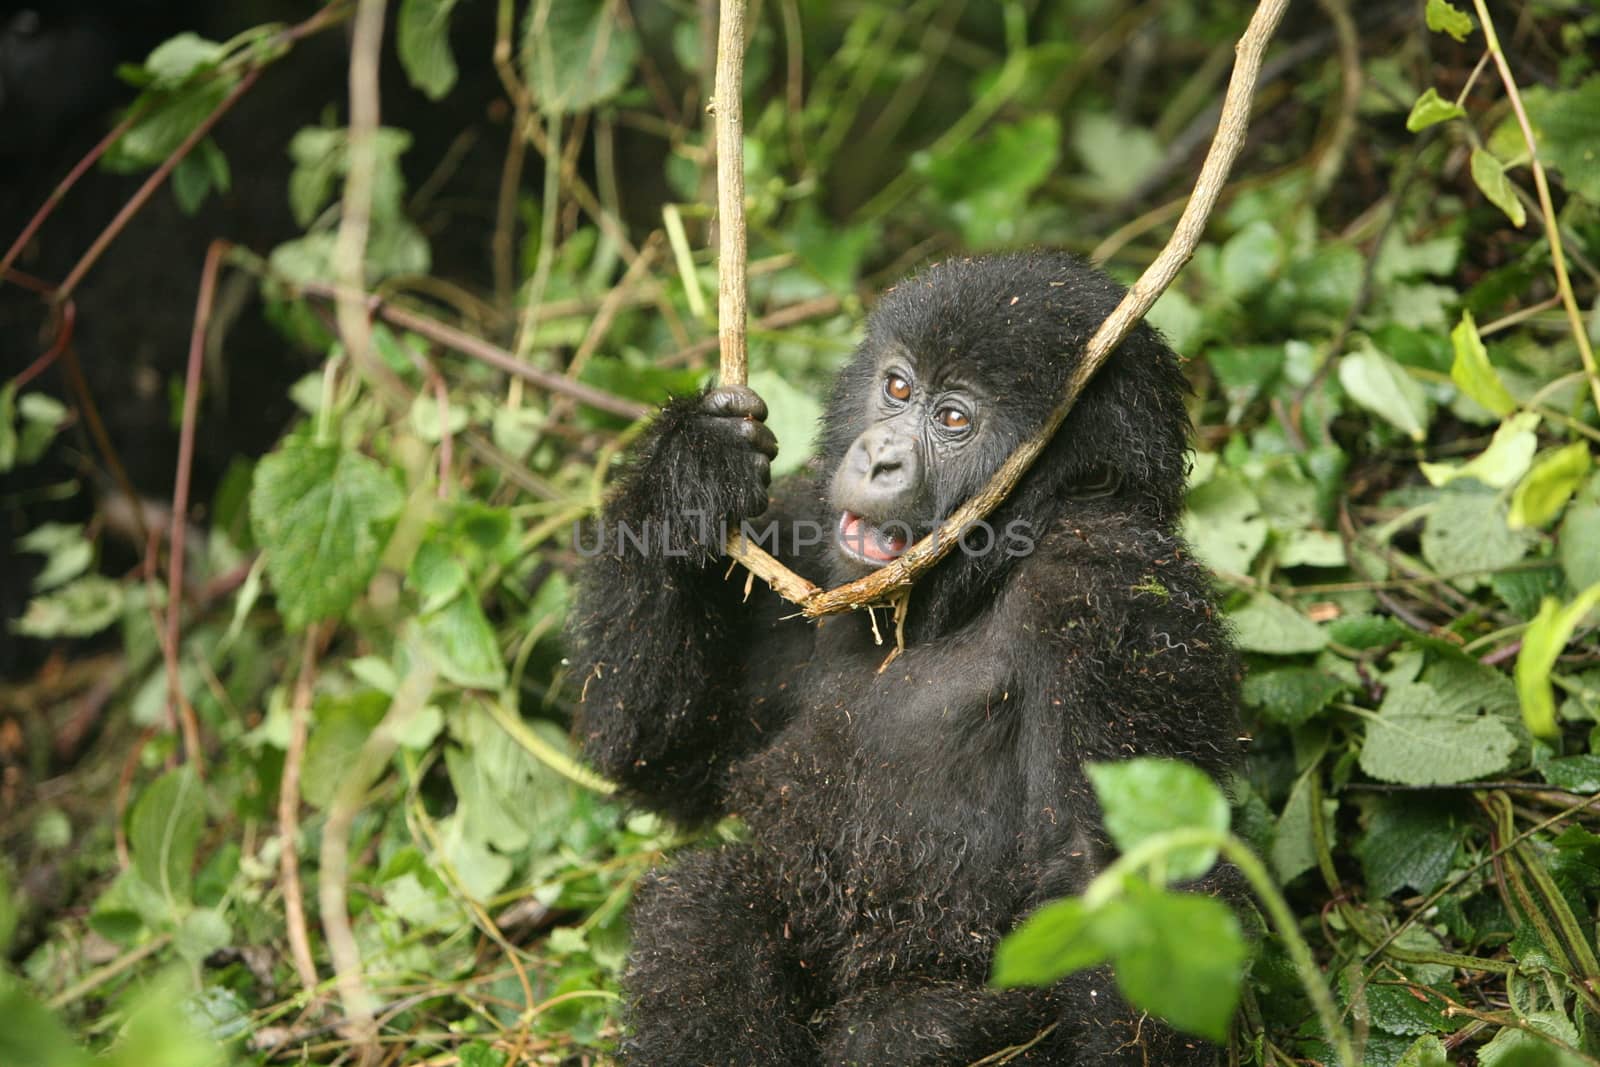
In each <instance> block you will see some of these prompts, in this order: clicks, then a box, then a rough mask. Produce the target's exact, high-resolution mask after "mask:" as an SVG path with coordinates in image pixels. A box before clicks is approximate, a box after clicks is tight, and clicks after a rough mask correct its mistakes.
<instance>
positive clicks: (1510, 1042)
mask: <svg viewBox="0 0 1600 1067" xmlns="http://www.w3.org/2000/svg"><path fill="white" fill-rule="evenodd" d="M1522 1021H1523V1022H1524V1023H1527V1024H1528V1026H1529V1027H1530V1028H1531V1030H1523V1029H1519V1028H1518V1027H1515V1026H1504V1027H1501V1028H1500V1032H1499V1033H1497V1034H1495V1035H1494V1037H1493V1038H1492V1039H1490V1041H1489V1043H1488V1044H1486V1045H1484V1046H1482V1047H1481V1048H1479V1049H1478V1065H1479V1067H1584V1065H1585V1064H1588V1063H1589V1060H1588V1059H1586V1058H1580V1057H1578V1056H1574V1055H1572V1054H1571V1053H1570V1052H1567V1051H1565V1050H1563V1049H1560V1048H1557V1047H1556V1046H1555V1045H1552V1044H1551V1043H1550V1042H1548V1041H1546V1040H1544V1038H1543V1037H1541V1036H1540V1035H1546V1036H1549V1037H1553V1038H1555V1039H1556V1040H1557V1041H1560V1042H1562V1043H1563V1044H1565V1045H1566V1046H1567V1047H1568V1048H1575V1047H1578V1046H1580V1045H1581V1044H1582V1042H1581V1040H1580V1039H1579V1037H1578V1028H1577V1027H1576V1026H1574V1025H1573V1024H1572V1020H1570V1019H1568V1018H1567V1017H1566V1016H1565V1015H1564V1014H1562V1013H1561V1012H1559V1011H1536V1012H1530V1013H1529V1014H1528V1015H1527V1017H1526V1018H1524V1019H1523V1020H1522Z"/></svg>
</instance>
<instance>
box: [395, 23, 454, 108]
mask: <svg viewBox="0 0 1600 1067" xmlns="http://www.w3.org/2000/svg"><path fill="white" fill-rule="evenodd" d="M457 2H458V0H401V4H400V15H399V19H398V21H397V23H396V25H395V44H396V47H397V48H398V50H399V52H400V65H401V66H402V67H404V68H405V71H406V77H407V78H408V79H409V80H410V82H411V84H412V85H415V86H416V87H417V88H418V89H421V90H422V91H423V93H425V94H426V95H427V97H428V99H429V100H441V99H443V98H444V97H445V96H446V95H447V94H448V93H449V92H450V90H451V89H452V88H454V87H455V84H456V75H457V71H456V58H455V55H454V54H453V53H452V52H451V51H450V15H451V13H452V12H454V11H455V7H456V3H457Z"/></svg>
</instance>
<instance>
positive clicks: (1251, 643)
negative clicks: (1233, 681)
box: [1228, 593, 1328, 656]
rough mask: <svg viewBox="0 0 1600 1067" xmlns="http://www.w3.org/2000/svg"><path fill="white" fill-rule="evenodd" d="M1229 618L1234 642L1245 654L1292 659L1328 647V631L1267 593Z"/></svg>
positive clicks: (1253, 598)
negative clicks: (1297, 655) (1264, 654)
mask: <svg viewBox="0 0 1600 1067" xmlns="http://www.w3.org/2000/svg"><path fill="white" fill-rule="evenodd" d="M1228 617H1229V619H1230V620H1231V621H1232V623H1233V631H1234V640H1235V642H1236V643H1237V644H1238V646H1239V647H1240V648H1241V649H1243V650H1244V651H1246V652H1265V653H1268V654H1270V655H1276V656H1289V655H1294V654H1295V653H1298V652H1320V651H1321V650H1322V649H1323V648H1324V647H1325V646H1326V645H1327V643H1328V634H1327V631H1325V630H1324V629H1323V628H1322V627H1321V626H1318V625H1317V624H1316V623H1314V622H1312V621H1311V620H1310V619H1308V618H1306V617H1305V616H1304V615H1302V614H1300V612H1298V611H1296V610H1295V609H1294V608H1292V607H1290V606H1289V605H1288V604H1285V603H1284V602H1283V601H1281V600H1279V599H1278V598H1277V597H1275V596H1272V595H1271V594H1268V593H1257V594H1255V595H1254V596H1252V597H1251V598H1250V601H1249V602H1248V603H1247V604H1245V605H1244V606H1243V607H1241V608H1239V609H1238V610H1236V611H1233V612H1230V613H1229V616H1228Z"/></svg>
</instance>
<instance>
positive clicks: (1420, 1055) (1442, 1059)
mask: <svg viewBox="0 0 1600 1067" xmlns="http://www.w3.org/2000/svg"><path fill="white" fill-rule="evenodd" d="M1395 1067H1450V1056H1449V1054H1448V1052H1447V1051H1446V1049H1445V1047H1444V1042H1443V1041H1440V1040H1439V1039H1438V1038H1437V1037H1435V1036H1433V1035H1432V1034H1424V1035H1422V1036H1421V1037H1419V1038H1417V1041H1416V1044H1414V1045H1412V1046H1411V1047H1410V1048H1408V1049H1406V1054H1405V1055H1404V1056H1401V1057H1400V1061H1399V1062H1398V1063H1396V1064H1395Z"/></svg>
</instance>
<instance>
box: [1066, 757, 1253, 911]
mask: <svg viewBox="0 0 1600 1067" xmlns="http://www.w3.org/2000/svg"><path fill="white" fill-rule="evenodd" d="M1084 769H1085V771H1086V772H1087V773H1088V775H1089V781H1090V783H1091V784H1093V785H1094V791H1095V796H1097V797H1098V798H1099V799H1100V808H1101V810H1102V811H1103V812H1104V814H1105V822H1106V830H1107V831H1108V832H1109V833H1110V834H1111V839H1112V840H1113V841H1114V842H1116V845H1117V848H1119V849H1120V850H1122V851H1123V852H1127V851H1128V850H1130V849H1132V848H1133V847H1134V846H1136V845H1138V844H1139V843H1140V842H1142V841H1144V840H1145V839H1147V838H1150V837H1154V836H1155V835H1157V834H1164V833H1167V832H1169V831H1172V830H1187V829H1203V830H1212V831H1215V832H1216V834H1217V835H1218V836H1219V837H1220V836H1222V835H1223V834H1225V833H1226V832H1227V830H1228V801H1227V798H1226V797H1224V796H1223V795H1222V790H1221V789H1219V788H1217V784H1216V783H1215V782H1213V781H1212V780H1211V779H1210V778H1209V777H1207V776H1206V773H1205V772H1204V771H1202V770H1200V769H1198V768H1196V767H1191V766H1189V765H1188V764H1187V763H1180V762H1178V761H1177V760H1170V759H1154V758H1150V757H1140V758H1137V759H1130V760H1124V761H1122V762H1120V763H1090V764H1088V765H1087V766H1086V767H1085V768H1084ZM1216 862H1217V850H1216V848H1215V847H1207V846H1194V847H1191V848H1182V849H1175V850H1173V851H1171V852H1169V853H1168V854H1167V856H1166V869H1167V877H1168V879H1169V880H1172V881H1186V880H1188V879H1191V878H1198V877H1200V876H1201V875H1202V874H1204V873H1206V871H1208V870H1210V869H1211V867H1212V865H1213V864H1215V863H1216Z"/></svg>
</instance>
